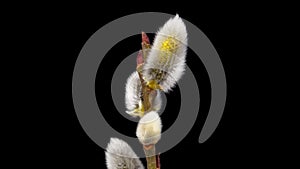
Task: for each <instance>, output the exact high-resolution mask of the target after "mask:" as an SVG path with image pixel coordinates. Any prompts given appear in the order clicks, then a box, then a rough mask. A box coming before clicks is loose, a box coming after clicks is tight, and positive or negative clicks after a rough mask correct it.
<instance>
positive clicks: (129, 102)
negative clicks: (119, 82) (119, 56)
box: [125, 71, 142, 112]
mask: <svg viewBox="0 0 300 169" xmlns="http://www.w3.org/2000/svg"><path fill="white" fill-rule="evenodd" d="M141 89H142V86H141V81H140V79H139V75H138V73H137V72H136V71H135V72H133V73H132V74H131V75H130V76H129V77H128V79H127V82H126V87H125V105H126V108H127V110H128V111H129V112H130V111H133V110H134V109H135V108H136V105H139V102H140V100H141V99H140V96H141Z"/></svg>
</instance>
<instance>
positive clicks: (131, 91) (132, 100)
mask: <svg viewBox="0 0 300 169" xmlns="http://www.w3.org/2000/svg"><path fill="white" fill-rule="evenodd" d="M141 90H142V86H141V81H140V78H139V75H138V73H137V72H136V71H135V72H133V73H132V74H131V75H130V76H129V77H128V79H127V83H126V87H125V106H126V109H127V111H126V113H128V114H129V115H132V116H136V114H134V111H135V109H136V108H137V106H141V104H142V100H141ZM156 93H157V94H156V95H150V100H151V102H152V103H151V104H152V106H151V108H150V110H149V111H151V110H155V111H159V110H160V108H161V105H162V99H161V95H160V92H159V91H158V90H156ZM152 97H154V98H152Z"/></svg>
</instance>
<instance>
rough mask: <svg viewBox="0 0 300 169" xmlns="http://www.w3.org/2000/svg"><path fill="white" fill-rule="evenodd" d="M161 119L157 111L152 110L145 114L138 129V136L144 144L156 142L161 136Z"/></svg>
mask: <svg viewBox="0 0 300 169" xmlns="http://www.w3.org/2000/svg"><path fill="white" fill-rule="evenodd" d="M161 129H162V124H161V119H160V117H159V115H158V114H157V112H155V111H151V112H149V113H147V114H146V115H144V116H143V117H142V118H141V119H140V121H139V123H138V127H137V130H136V136H137V137H138V139H139V141H140V142H141V143H142V144H143V145H150V144H156V143H157V142H158V141H159V140H160V138H161Z"/></svg>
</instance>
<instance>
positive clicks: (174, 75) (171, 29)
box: [143, 15, 187, 92]
mask: <svg viewBox="0 0 300 169" xmlns="http://www.w3.org/2000/svg"><path fill="white" fill-rule="evenodd" d="M168 37H171V38H173V39H175V40H176V43H177V45H178V46H177V48H176V51H174V52H173V53H172V57H168V61H167V64H166V63H161V62H160V61H159V60H160V59H161V58H160V56H161V54H162V51H161V50H160V48H161V46H162V43H163V42H164V41H165V40H166V39H167V38H168ZM186 51H187V30H186V26H185V24H184V22H183V21H182V19H181V18H180V17H179V16H178V15H176V16H175V17H174V18H171V19H169V20H168V21H167V22H166V23H165V24H164V25H163V27H161V28H160V29H159V31H158V32H157V33H156V36H155V39H154V43H153V46H152V48H151V50H150V52H149V55H148V57H147V58H146V60H145V65H144V69H143V72H144V73H143V75H144V77H145V79H146V80H147V81H150V80H153V79H155V77H154V76H153V74H151V69H158V70H162V71H165V72H166V73H167V74H166V75H165V77H164V79H163V80H162V81H161V82H160V86H161V87H162V90H163V91H164V92H168V91H170V90H171V89H172V87H174V86H175V84H176V82H178V80H179V79H180V78H181V76H182V75H183V74H184V71H185V58H186Z"/></svg>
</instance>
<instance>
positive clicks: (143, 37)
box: [142, 32, 150, 44]
mask: <svg viewBox="0 0 300 169" xmlns="http://www.w3.org/2000/svg"><path fill="white" fill-rule="evenodd" d="M142 42H143V43H146V44H150V40H149V38H148V36H147V34H146V33H145V32H142Z"/></svg>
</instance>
